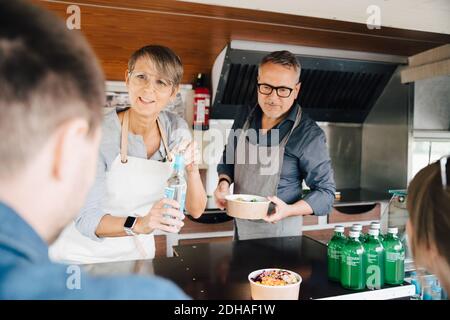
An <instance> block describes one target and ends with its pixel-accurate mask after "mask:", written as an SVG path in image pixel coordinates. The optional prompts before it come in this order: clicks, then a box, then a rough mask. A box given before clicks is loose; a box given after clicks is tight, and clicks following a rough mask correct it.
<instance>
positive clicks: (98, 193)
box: [75, 110, 192, 241]
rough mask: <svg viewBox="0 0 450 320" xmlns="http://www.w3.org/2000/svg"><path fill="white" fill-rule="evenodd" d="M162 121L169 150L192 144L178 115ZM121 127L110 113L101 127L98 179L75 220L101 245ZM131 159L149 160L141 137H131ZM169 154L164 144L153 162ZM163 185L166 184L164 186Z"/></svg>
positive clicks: (164, 114)
mask: <svg viewBox="0 0 450 320" xmlns="http://www.w3.org/2000/svg"><path fill="white" fill-rule="evenodd" d="M159 119H160V121H161V124H162V126H163V127H164V130H165V134H166V137H167V143H168V145H169V149H170V150H172V149H173V148H174V147H175V146H176V145H178V144H179V143H181V141H182V140H188V141H192V136H191V133H190V130H189V128H188V125H187V123H186V121H185V120H184V119H183V118H181V117H179V116H178V115H176V114H173V113H171V112H167V111H161V112H160V114H159ZM120 133H121V124H120V120H119V117H118V116H117V111H116V110H112V111H111V112H108V113H107V114H106V115H105V117H104V119H103V124H102V141H101V143H100V150H99V151H100V154H99V159H98V164H97V175H96V178H95V182H94V185H93V187H92V188H91V190H90V192H89V193H88V196H87V199H86V202H85V205H84V206H83V208H82V209H81V211H80V213H79V215H78V217H77V218H76V219H75V226H76V228H77V229H78V231H80V232H81V233H82V234H84V235H85V236H87V237H89V238H91V239H93V240H97V241H100V240H101V239H100V238H98V237H97V235H96V234H95V231H96V230H97V226H98V224H99V223H100V220H101V219H102V217H103V216H104V215H105V214H107V213H106V212H103V210H102V208H103V206H102V203H104V201H105V195H106V173H107V172H108V171H109V170H111V165H112V163H113V161H114V159H115V158H116V157H117V156H118V155H119V154H120ZM128 155H129V156H132V157H137V158H143V159H147V147H146V146H145V143H144V139H143V137H142V136H139V135H134V134H132V133H128ZM165 157H166V150H165V148H164V144H163V142H162V140H161V143H160V146H159V150H158V151H156V152H155V153H154V154H153V155H152V156H151V157H150V159H151V160H156V161H164V159H165ZM162 183H164V182H162Z"/></svg>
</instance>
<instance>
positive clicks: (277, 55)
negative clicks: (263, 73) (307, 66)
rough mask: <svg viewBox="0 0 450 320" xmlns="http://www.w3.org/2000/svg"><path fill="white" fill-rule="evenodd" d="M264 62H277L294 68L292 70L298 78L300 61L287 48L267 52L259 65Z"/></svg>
mask: <svg viewBox="0 0 450 320" xmlns="http://www.w3.org/2000/svg"><path fill="white" fill-rule="evenodd" d="M266 63H273V64H279V65H282V66H285V67H288V68H294V70H295V71H297V72H298V77H299V78H300V72H301V69H302V68H301V65H300V62H299V61H298V59H297V57H296V56H295V55H294V54H293V53H291V52H289V51H287V50H282V51H274V52H271V53H269V54H268V55H266V56H265V57H264V58H262V60H261V63H260V64H259V67H261V66H263V65H265V64H266Z"/></svg>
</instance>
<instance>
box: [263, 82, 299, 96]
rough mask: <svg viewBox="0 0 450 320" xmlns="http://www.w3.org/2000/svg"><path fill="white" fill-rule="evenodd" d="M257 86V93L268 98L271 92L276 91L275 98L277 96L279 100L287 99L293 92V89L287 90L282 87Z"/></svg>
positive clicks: (265, 84)
mask: <svg viewBox="0 0 450 320" xmlns="http://www.w3.org/2000/svg"><path fill="white" fill-rule="evenodd" d="M257 86H258V91H259V93H261V94H263V95H266V96H270V95H271V94H272V91H273V90H276V92H277V96H279V97H280V98H289V96H290V95H291V93H292V91H294V89H293V88H288V87H284V86H282V87H274V86H271V85H270V84H267V83H258V84H257Z"/></svg>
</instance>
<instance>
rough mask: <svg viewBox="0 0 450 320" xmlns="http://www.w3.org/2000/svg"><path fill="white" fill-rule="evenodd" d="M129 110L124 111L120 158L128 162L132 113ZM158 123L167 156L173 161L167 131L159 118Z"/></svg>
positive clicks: (123, 161)
mask: <svg viewBox="0 0 450 320" xmlns="http://www.w3.org/2000/svg"><path fill="white" fill-rule="evenodd" d="M129 110H130V109H128V110H126V111H124V115H123V121H122V131H121V137H120V138H121V139H120V160H121V161H122V163H127V162H128V159H127V157H128V131H129V128H130V114H129ZM156 124H157V125H158V130H159V133H160V134H161V140H162V142H163V145H164V149H165V150H166V155H167V156H166V158H167V160H169V162H172V154H171V152H170V150H169V145H168V143H167V138H166V133H165V130H164V126H163V125H162V124H161V121H160V120H159V118H156Z"/></svg>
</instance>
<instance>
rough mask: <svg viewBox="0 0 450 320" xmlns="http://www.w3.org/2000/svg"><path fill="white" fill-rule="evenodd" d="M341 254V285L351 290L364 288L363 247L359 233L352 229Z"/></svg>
mask: <svg viewBox="0 0 450 320" xmlns="http://www.w3.org/2000/svg"><path fill="white" fill-rule="evenodd" d="M349 236H350V238H349V240H348V241H347V243H346V244H345V246H344V248H343V250H342V255H341V258H342V259H341V285H342V286H343V287H344V288H347V289H352V290H362V289H364V288H365V280H366V278H365V269H364V261H363V260H364V247H363V245H362V243H361V241H360V233H359V232H358V231H355V230H352V231H350V234H349Z"/></svg>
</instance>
